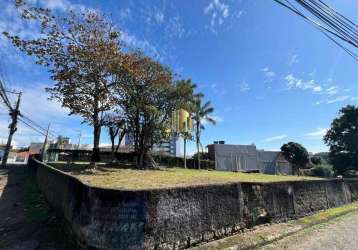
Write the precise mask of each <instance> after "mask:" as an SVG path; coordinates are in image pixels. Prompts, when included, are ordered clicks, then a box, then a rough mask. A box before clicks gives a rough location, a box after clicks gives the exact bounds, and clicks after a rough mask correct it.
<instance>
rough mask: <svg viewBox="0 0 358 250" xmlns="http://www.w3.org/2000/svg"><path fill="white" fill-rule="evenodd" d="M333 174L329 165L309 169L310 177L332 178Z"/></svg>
mask: <svg viewBox="0 0 358 250" xmlns="http://www.w3.org/2000/svg"><path fill="white" fill-rule="evenodd" d="M333 174H334V172H333V168H332V166H331V165H317V166H314V167H313V168H311V169H310V175H311V176H317V177H332V176H333Z"/></svg>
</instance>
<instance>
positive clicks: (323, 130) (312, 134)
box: [305, 128, 328, 138]
mask: <svg viewBox="0 0 358 250" xmlns="http://www.w3.org/2000/svg"><path fill="white" fill-rule="evenodd" d="M327 131H328V129H326V128H317V129H316V130H315V131H312V132H309V133H306V134H305V135H306V136H308V137H315V138H322V137H323V136H324V135H325V134H326V133H327Z"/></svg>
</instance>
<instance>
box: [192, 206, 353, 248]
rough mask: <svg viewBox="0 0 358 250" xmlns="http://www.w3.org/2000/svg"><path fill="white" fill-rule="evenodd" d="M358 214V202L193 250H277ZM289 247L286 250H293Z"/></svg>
mask: <svg viewBox="0 0 358 250" xmlns="http://www.w3.org/2000/svg"><path fill="white" fill-rule="evenodd" d="M357 212H358V202H355V203H351V204H347V205H344V206H342V207H337V208H331V209H328V210H325V211H321V212H318V213H316V214H314V215H311V216H308V217H304V218H301V219H298V220H293V221H290V222H287V223H280V224H272V225H268V226H264V227H257V228H255V229H254V230H252V231H251V230H249V231H247V232H245V233H241V234H240V233H239V234H236V235H233V236H230V237H226V238H223V239H220V240H217V241H213V242H210V243H208V244H204V245H201V246H198V247H196V248H194V249H193V250H224V249H262V248H263V247H264V246H265V248H264V249H276V248H277V247H276V245H275V242H277V241H279V240H282V239H289V237H297V238H298V239H300V237H302V235H306V234H312V233H315V230H317V229H318V228H323V227H325V226H327V223H334V222H336V221H337V220H339V219H341V218H345V216H349V214H354V213H357ZM290 246H291V248H292V245H288V247H287V248H285V249H291V248H290Z"/></svg>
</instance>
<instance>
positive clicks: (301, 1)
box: [274, 0, 358, 61]
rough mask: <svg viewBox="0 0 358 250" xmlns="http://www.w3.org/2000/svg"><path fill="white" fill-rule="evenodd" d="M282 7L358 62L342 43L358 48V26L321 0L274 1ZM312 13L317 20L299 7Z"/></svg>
mask: <svg viewBox="0 0 358 250" xmlns="http://www.w3.org/2000/svg"><path fill="white" fill-rule="evenodd" d="M274 1H275V2H276V3H278V4H280V5H281V6H283V7H285V8H287V9H289V10H290V11H291V12H293V13H294V14H296V15H298V16H300V17H302V18H303V19H304V20H305V21H306V22H308V23H310V24H311V25H313V26H314V27H315V28H317V29H318V30H319V31H320V32H322V33H323V35H324V36H326V37H327V38H328V39H329V40H331V41H332V42H333V43H334V44H335V45H337V46H338V47H340V48H341V49H343V50H344V51H345V52H346V53H347V54H348V55H350V56H351V57H352V58H353V59H354V60H356V61H358V55H357V53H355V52H354V51H353V50H352V49H350V48H348V47H347V46H344V45H343V44H342V43H341V42H340V41H343V42H345V43H347V45H348V44H349V45H350V46H352V47H354V48H358V26H357V25H356V24H355V23H354V22H352V21H351V20H349V19H348V18H347V17H344V16H343V15H342V14H340V13H338V12H337V11H336V10H334V9H333V8H331V7H329V6H328V5H327V4H325V3H324V2H323V1H321V0H292V1H291V0H274ZM293 2H296V4H297V5H299V6H301V7H302V8H303V9H305V10H306V11H308V12H309V13H311V14H312V15H313V16H314V17H315V18H316V19H318V20H319V21H321V22H318V21H317V20H314V19H313V18H311V17H308V16H307V15H306V14H305V13H304V12H303V11H301V10H299V9H298V6H297V7H296V5H295V4H294V3H293Z"/></svg>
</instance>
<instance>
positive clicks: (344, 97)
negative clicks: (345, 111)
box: [327, 95, 351, 104]
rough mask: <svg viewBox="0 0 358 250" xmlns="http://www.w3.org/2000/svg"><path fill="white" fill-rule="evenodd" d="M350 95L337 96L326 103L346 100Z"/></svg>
mask: <svg viewBox="0 0 358 250" xmlns="http://www.w3.org/2000/svg"><path fill="white" fill-rule="evenodd" d="M350 98H351V97H350V96H349V95H344V96H338V97H336V98H334V99H330V100H328V101H327V104H332V103H336V102H343V101H346V100H349V99H350Z"/></svg>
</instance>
